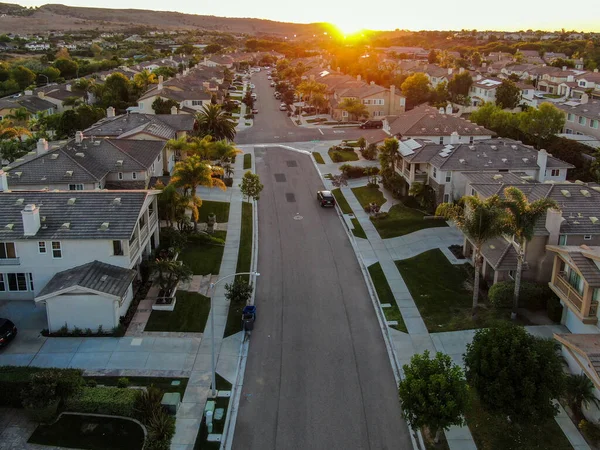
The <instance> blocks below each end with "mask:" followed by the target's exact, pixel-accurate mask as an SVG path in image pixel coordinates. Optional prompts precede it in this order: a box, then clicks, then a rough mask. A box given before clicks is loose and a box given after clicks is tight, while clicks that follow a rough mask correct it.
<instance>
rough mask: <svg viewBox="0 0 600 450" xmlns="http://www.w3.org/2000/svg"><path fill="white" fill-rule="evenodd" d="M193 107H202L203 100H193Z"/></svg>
mask: <svg viewBox="0 0 600 450" xmlns="http://www.w3.org/2000/svg"><path fill="white" fill-rule="evenodd" d="M192 106H202V100H192Z"/></svg>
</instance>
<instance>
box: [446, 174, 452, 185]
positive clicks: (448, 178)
mask: <svg viewBox="0 0 600 450" xmlns="http://www.w3.org/2000/svg"><path fill="white" fill-rule="evenodd" d="M450 181H452V172H446V183H450Z"/></svg>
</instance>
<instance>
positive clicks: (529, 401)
mask: <svg viewBox="0 0 600 450" xmlns="http://www.w3.org/2000/svg"><path fill="white" fill-rule="evenodd" d="M557 346H558V343H557V342H555V341H552V340H550V339H542V338H537V337H535V336H532V335H531V334H529V333H528V332H527V331H526V330H525V329H524V328H522V327H516V326H511V325H507V324H500V325H497V326H495V327H492V328H485V329H480V330H477V332H476V333H475V337H474V338H473V342H472V343H470V344H468V345H467V351H466V353H465V356H464V361H465V366H466V377H467V381H468V383H469V385H470V386H471V387H472V388H474V389H475V390H476V391H477V393H478V395H479V398H480V400H481V404H482V406H483V407H484V408H485V409H486V410H487V411H488V412H489V413H490V414H495V415H498V416H501V417H506V418H507V419H508V420H510V422H511V423H512V424H513V425H514V426H516V427H518V426H519V425H520V424H521V423H525V424H526V423H538V422H543V421H545V420H549V419H552V418H553V417H554V416H555V415H556V413H557V412H558V407H557V406H555V404H554V403H553V400H554V399H556V398H559V397H560V396H561V394H562V393H563V388H564V379H565V375H564V373H563V368H562V361H561V359H560V356H559V354H558V351H557Z"/></svg>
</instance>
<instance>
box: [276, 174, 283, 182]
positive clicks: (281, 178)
mask: <svg viewBox="0 0 600 450" xmlns="http://www.w3.org/2000/svg"><path fill="white" fill-rule="evenodd" d="M275 181H277V182H278V183H285V174H284V173H276V174H275Z"/></svg>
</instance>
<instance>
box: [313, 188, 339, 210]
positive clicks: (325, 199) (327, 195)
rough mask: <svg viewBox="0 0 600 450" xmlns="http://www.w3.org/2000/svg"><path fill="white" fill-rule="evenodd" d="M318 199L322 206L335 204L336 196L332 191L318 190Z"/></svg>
mask: <svg viewBox="0 0 600 450" xmlns="http://www.w3.org/2000/svg"><path fill="white" fill-rule="evenodd" d="M317 200H318V201H319V204H320V205H321V207H323V206H335V197H334V196H333V194H332V193H331V191H317Z"/></svg>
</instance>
